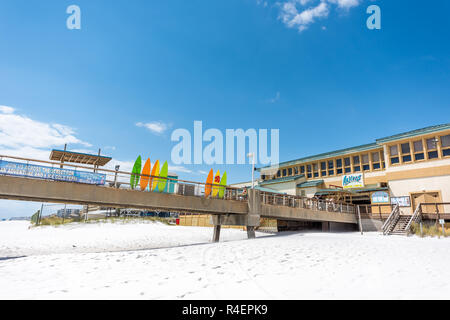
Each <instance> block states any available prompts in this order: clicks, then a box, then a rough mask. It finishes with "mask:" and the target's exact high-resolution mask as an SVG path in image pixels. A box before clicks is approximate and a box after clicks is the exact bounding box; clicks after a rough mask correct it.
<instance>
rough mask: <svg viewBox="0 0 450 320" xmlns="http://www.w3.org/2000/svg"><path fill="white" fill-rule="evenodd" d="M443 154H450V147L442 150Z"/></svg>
mask: <svg viewBox="0 0 450 320" xmlns="http://www.w3.org/2000/svg"><path fill="white" fill-rule="evenodd" d="M442 155H443V156H444V157H447V156H450V149H444V150H442Z"/></svg>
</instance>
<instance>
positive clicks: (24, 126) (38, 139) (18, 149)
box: [0, 106, 92, 159]
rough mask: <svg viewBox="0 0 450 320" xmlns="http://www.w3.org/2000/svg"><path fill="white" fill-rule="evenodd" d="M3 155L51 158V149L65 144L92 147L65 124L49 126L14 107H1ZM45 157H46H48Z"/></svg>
mask: <svg viewBox="0 0 450 320" xmlns="http://www.w3.org/2000/svg"><path fill="white" fill-rule="evenodd" d="M0 111H1V113H0V152H1V153H2V154H6V155H16V156H22V157H33V158H39V159H42V158H45V159H48V150H49V149H51V148H55V147H61V146H64V144H66V143H68V144H74V145H81V146H84V147H91V146H92V145H91V144H90V143H87V142H84V141H82V140H80V139H79V138H77V137H76V136H75V131H74V130H73V129H72V128H70V127H68V126H65V125H61V124H48V123H44V122H39V121H36V120H32V119H30V118H28V117H27V116H24V115H18V114H15V113H14V108H11V107H5V106H2V107H1V108H0ZM44 154H45V156H44Z"/></svg>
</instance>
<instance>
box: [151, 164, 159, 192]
mask: <svg viewBox="0 0 450 320" xmlns="http://www.w3.org/2000/svg"><path fill="white" fill-rule="evenodd" d="M154 177H159V160H156V162H155V164H154V165H153V169H152V178H151V181H150V189H151V190H152V191H156V190H155V189H156V186H157V185H158V182H159V181H158V178H154Z"/></svg>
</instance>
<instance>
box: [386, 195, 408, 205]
mask: <svg viewBox="0 0 450 320" xmlns="http://www.w3.org/2000/svg"><path fill="white" fill-rule="evenodd" d="M391 204H393V205H396V204H398V205H399V206H400V207H411V198H410V197H409V196H405V197H392V198H391Z"/></svg>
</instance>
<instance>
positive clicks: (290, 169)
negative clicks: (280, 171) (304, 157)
mask: <svg viewBox="0 0 450 320" xmlns="http://www.w3.org/2000/svg"><path fill="white" fill-rule="evenodd" d="M288 176H292V168H289V169H288Z"/></svg>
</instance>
